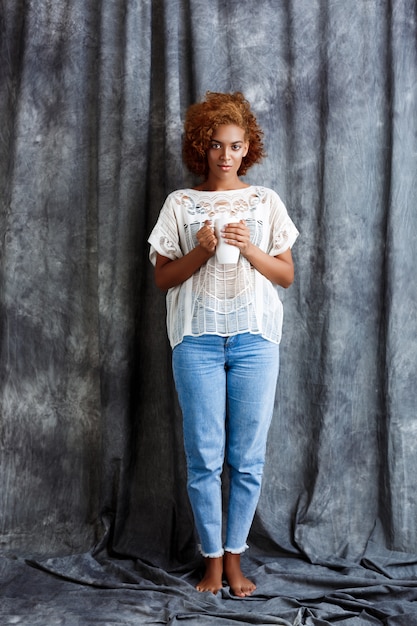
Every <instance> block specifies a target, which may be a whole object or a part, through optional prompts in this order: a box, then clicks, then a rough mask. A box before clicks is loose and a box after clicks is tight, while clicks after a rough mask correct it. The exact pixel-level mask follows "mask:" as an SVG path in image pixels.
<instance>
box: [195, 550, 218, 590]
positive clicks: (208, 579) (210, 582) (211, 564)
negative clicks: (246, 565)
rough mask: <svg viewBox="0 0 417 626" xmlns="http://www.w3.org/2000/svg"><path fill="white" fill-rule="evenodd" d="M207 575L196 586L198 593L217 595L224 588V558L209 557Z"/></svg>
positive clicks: (207, 559)
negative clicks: (209, 592)
mask: <svg viewBox="0 0 417 626" xmlns="http://www.w3.org/2000/svg"><path fill="white" fill-rule="evenodd" d="M205 562H206V573H205V574H204V577H203V579H202V580H201V581H200V582H199V583H198V585H196V589H197V591H211V593H214V594H216V593H217V592H218V591H219V589H221V588H222V587H223V585H222V577H223V557H222V556H221V557H219V558H214V559H211V558H209V557H207V558H206V559H205Z"/></svg>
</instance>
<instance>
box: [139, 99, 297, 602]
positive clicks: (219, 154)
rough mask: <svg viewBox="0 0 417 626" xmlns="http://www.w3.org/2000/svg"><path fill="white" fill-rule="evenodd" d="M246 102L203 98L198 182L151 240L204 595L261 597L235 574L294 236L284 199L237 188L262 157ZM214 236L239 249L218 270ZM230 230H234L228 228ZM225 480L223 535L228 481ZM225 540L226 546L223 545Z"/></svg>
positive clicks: (174, 199)
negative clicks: (224, 590) (225, 590)
mask: <svg viewBox="0 0 417 626" xmlns="http://www.w3.org/2000/svg"><path fill="white" fill-rule="evenodd" d="M262 136H263V133H262V131H261V129H260V128H259V126H258V123H257V120H256V118H255V116H254V114H253V113H252V111H251V109H250V105H249V103H248V102H247V101H246V100H245V98H244V96H243V95H242V94H241V93H239V92H237V93H232V94H228V93H226V94H224V93H211V92H208V93H207V94H206V99H205V100H204V101H203V102H199V103H197V104H194V105H192V106H191V107H190V108H189V109H188V111H187V115H186V120H185V137H184V145H183V158H184V163H185V165H186V166H187V167H188V169H189V170H190V171H191V172H192V173H194V174H196V175H197V176H200V177H201V178H202V179H203V181H202V182H201V184H199V185H198V186H196V187H195V188H193V189H180V190H177V191H174V192H173V193H171V194H170V195H169V196H168V197H167V199H166V201H165V203H164V206H163V207H162V210H161V213H160V216H159V218H158V221H157V223H156V225H155V227H154V229H153V231H152V233H151V235H150V237H149V243H150V245H151V251H150V259H151V261H152V263H153V264H154V265H155V281H156V284H157V286H158V287H160V288H161V289H162V290H164V291H167V327H168V335H169V339H170V343H171V346H172V348H173V372H174V380H175V385H176V389H177V393H178V398H179V402H180V406H181V410H182V414H183V427H184V445H185V453H186V460H187V471H188V482H187V485H188V494H189V498H190V502H191V506H192V509H193V513H194V519H195V524H196V528H197V532H198V535H199V539H200V544H201V545H200V549H201V552H202V554H203V556H204V557H205V563H206V571H205V575H204V577H203V579H202V580H201V581H200V582H199V583H198V585H197V589H198V590H199V591H211V592H212V593H217V591H218V590H219V589H220V588H221V587H222V580H223V577H224V578H225V579H226V580H227V582H228V584H229V586H230V588H231V590H232V593H234V594H235V595H237V596H240V597H244V596H247V595H250V594H251V593H252V592H253V591H254V590H255V588H256V587H255V584H254V583H253V582H252V581H251V580H249V579H247V578H246V577H245V576H244V575H243V573H242V571H241V567H240V555H241V554H242V553H243V552H244V551H245V550H246V548H247V547H248V546H247V543H246V541H247V537H248V534H249V530H250V527H251V524H252V521H253V517H254V514H255V510H256V506H257V503H258V499H259V495H260V489H261V480H262V472H263V466H264V459H265V449H266V439H267V432H268V428H269V425H270V422H271V417H272V412H273V406H274V398H275V390H276V383H277V377H278V367H279V342H280V339H281V328H282V304H281V301H280V299H279V295H278V292H277V289H276V285H280V286H281V287H289V286H290V285H291V283H292V282H293V279H294V267H293V261H292V256H291V246H292V245H293V243H294V242H295V240H296V238H297V236H298V231H297V229H296V227H295V226H294V224H293V222H292V221H291V219H290V217H289V216H288V213H287V211H286V208H285V206H284V204H283V203H282V201H281V200H280V198H279V196H278V195H277V194H276V193H275V192H274V191H272V190H271V189H267V188H265V187H262V186H256V185H248V184H246V183H245V182H243V181H242V180H241V178H240V176H242V175H244V174H245V173H246V172H247V170H248V169H249V167H251V166H252V165H253V164H255V163H258V162H260V161H261V159H262V158H263V157H264V151H263V142H262ZM224 216H226V217H227V218H228V219H230V223H228V224H226V226H224V228H223V229H222V231H221V232H220V234H219V237H222V238H223V240H224V242H225V243H227V244H229V245H230V246H233V247H235V248H237V249H238V253H239V256H238V260H237V262H235V263H227V264H222V263H219V261H218V260H217V259H216V248H217V247H218V246H219V239H218V237H216V234H215V232H216V231H215V228H214V226H215V222H216V219H218V218H220V217H224ZM232 222H233V223H232ZM217 232H218V233H219V231H217ZM224 462H226V464H227V467H228V470H229V477H230V480H229V499H228V507H227V525H226V529H225V533H224V532H223V528H222V488H221V474H222V470H223V464H224ZM223 539H224V541H223Z"/></svg>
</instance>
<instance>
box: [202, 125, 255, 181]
mask: <svg viewBox="0 0 417 626" xmlns="http://www.w3.org/2000/svg"><path fill="white" fill-rule="evenodd" d="M248 149H249V142H248V141H246V140H245V131H244V130H243V128H240V127H239V126H235V125H234V124H225V125H223V126H218V127H217V128H216V130H215V131H214V132H213V137H212V139H211V142H210V147H209V149H208V151H207V162H208V168H209V175H208V180H212V181H213V182H215V181H217V183H223V184H226V185H228V184H229V183H231V184H233V181H236V179H237V178H238V175H237V173H238V171H239V168H240V165H241V163H242V159H243V157H244V156H246V154H247V153H248Z"/></svg>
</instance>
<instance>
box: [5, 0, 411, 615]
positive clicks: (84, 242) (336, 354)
mask: <svg viewBox="0 0 417 626" xmlns="http://www.w3.org/2000/svg"><path fill="white" fill-rule="evenodd" d="M0 29H1V32H0V46H1V63H0V107H1V113H0V115H1V125H0V168H1V169H0V203H1V204H0V234H1V249H0V255H1V256H0V272H1V273H0V290H1V291H0V306H1V317H0V412H1V416H0V418H1V425H0V428H1V430H0V541H1V547H2V554H3V557H2V560H1V566H0V581H1V585H0V596H1V606H0V616H3V623H17V622H16V621H5V620H6V619H7V620H16V619H20V620H21V621H19V623H24V624H30V626H34V625H38V624H39V626H45V624H52V623H53V624H61V623H62V624H70V625H72V624H83V625H84V624H90V623H91V624H93V623H94V624H95V623H106V624H119V623H120V624H138V623H144V624H156V623H158V624H162V623H163V624H165V623H169V624H175V623H178V622H179V621H181V619H184V620H187V623H188V624H190V625H192V624H196V625H198V626H201V625H206V624H222V625H223V624H224V625H226V624H236V623H242V624H252V623H253V624H320V625H322V624H330V623H334V622H335V621H337V622H338V623H340V624H349V625H350V624H389V625H391V626H392V625H394V624H396V625H398V624H404V625H405V624H407V626H410V625H412V624H417V607H416V600H417V556H416V555H417V523H416V520H417V484H416V482H417V447H416V441H417V438H416V434H417V420H416V406H417V378H416V354H417V352H416V350H417V332H416V331H417V324H416V306H417V280H416V277H415V274H416V260H417V255H416V252H417V242H416V234H417V211H416V197H417V195H416V194H417V107H416V102H417V8H416V3H415V1H414V0H328V1H325V0H286V1H284V0H282V1H280V0H261V1H259V2H255V1H253V0H239V1H238V0H228V1H227V2H222V1H218V2H217V1H215V0H154V1H153V2H152V1H151V0H123V1H118V0H113V1H112V0H102V1H101V2H99V1H94V0H62V1H60V2H50V1H49V0H0ZM207 90H211V91H235V90H241V91H243V92H244V94H245V95H246V97H247V98H248V99H249V101H250V102H251V103H252V105H253V109H254V110H255V112H256V114H257V116H258V119H259V122H260V124H261V125H262V127H263V129H264V131H265V143H266V149H267V153H268V157H267V158H266V159H265V161H264V163H263V164H262V165H260V166H256V167H255V168H253V170H251V171H250V173H249V175H248V176H247V178H246V180H247V182H251V183H256V184H260V185H265V186H269V187H272V188H274V189H275V190H276V191H277V192H278V193H279V194H280V195H281V197H282V198H283V200H284V202H285V203H286V205H287V207H288V210H289V213H290V215H291V217H292V219H293V220H294V222H295V223H296V225H297V227H298V228H299V230H300V233H301V235H300V237H299V239H298V241H297V243H296V244H295V246H294V250H293V254H294V260H295V266H296V279H295V283H294V285H293V286H292V287H291V288H290V289H289V290H287V291H283V290H282V293H281V296H282V299H283V301H284V308H285V321H284V339H283V342H282V349H281V373H280V379H279V384H278V388H277V395H276V405H275V413H274V419H273V423H272V427H271V431H270V437H269V445H268V456H267V464H266V470H265V478H264V486H263V492H262V496H261V500H260V503H259V507H258V512H257V516H256V519H255V522H254V525H253V530H252V533H251V536H250V544H251V550H250V551H249V552H248V553H247V554H246V555H245V558H244V567H245V569H246V571H247V573H251V574H252V575H253V576H254V577H255V580H256V582H257V584H258V591H257V592H256V594H255V595H254V596H253V597H252V598H250V599H247V600H243V601H237V600H235V599H233V598H232V597H231V596H230V594H229V592H228V588H225V589H224V590H223V591H222V592H221V593H220V594H218V596H217V597H214V596H207V594H198V593H197V592H196V591H194V585H195V583H196V582H197V580H198V569H199V567H200V564H201V563H200V560H199V558H198V555H197V554H196V549H195V541H196V538H195V536H194V530H193V522H192V516H191V512H190V507H189V504H188V500H187V495H186V487H185V466H184V457H183V448H182V433H181V415H180V412H179V409H178V405H177V399H176V395H175V389H174V387H173V383H172V375H171V364H170V348H169V345H168V341H167V338H166V331H165V301H164V295H163V294H162V293H160V292H158V290H157V289H156V287H155V286H154V283H153V271H152V267H151V265H150V263H149V261H148V245H147V243H146V241H147V237H148V235H149V233H150V230H151V229H152V227H153V225H154V223H155V221H156V219H157V216H158V213H159V211H160V208H161V206H162V203H163V200H164V198H165V196H166V195H167V193H168V192H170V191H172V190H173V189H175V188H178V187H182V186H186V185H192V184H194V183H195V182H196V181H194V180H193V179H192V178H191V177H190V176H189V175H188V174H187V172H185V171H184V168H183V166H182V163H181V136H182V123H183V119H184V113H185V110H186V108H187V106H188V105H189V104H191V103H192V102H194V101H195V100H196V99H200V98H201V97H203V96H204V94H205V92H206V91H207ZM254 393H256V390H254ZM33 566H36V568H35V567H33ZM48 572H53V573H54V574H55V576H52V575H50V573H48ZM79 583H82V585H81V584H79Z"/></svg>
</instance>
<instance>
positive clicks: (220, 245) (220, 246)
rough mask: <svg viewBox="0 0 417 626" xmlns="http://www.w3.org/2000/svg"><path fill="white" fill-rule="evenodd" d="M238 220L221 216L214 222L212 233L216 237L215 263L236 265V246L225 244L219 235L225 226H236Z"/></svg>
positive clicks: (237, 254)
mask: <svg viewBox="0 0 417 626" xmlns="http://www.w3.org/2000/svg"><path fill="white" fill-rule="evenodd" d="M239 221H240V220H239V219H238V218H237V217H231V216H230V215H222V216H220V217H218V218H217V219H216V220H215V221H214V233H215V235H216V237H217V246H216V259H217V263H222V264H227V263H235V264H236V263H237V262H238V259H239V254H240V250H239V248H238V247H237V246H232V245H231V244H229V243H226V242H225V240H224V239H223V237H222V235H221V230H222V228H223V226H225V225H226V224H237V223H238V222H239Z"/></svg>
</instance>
